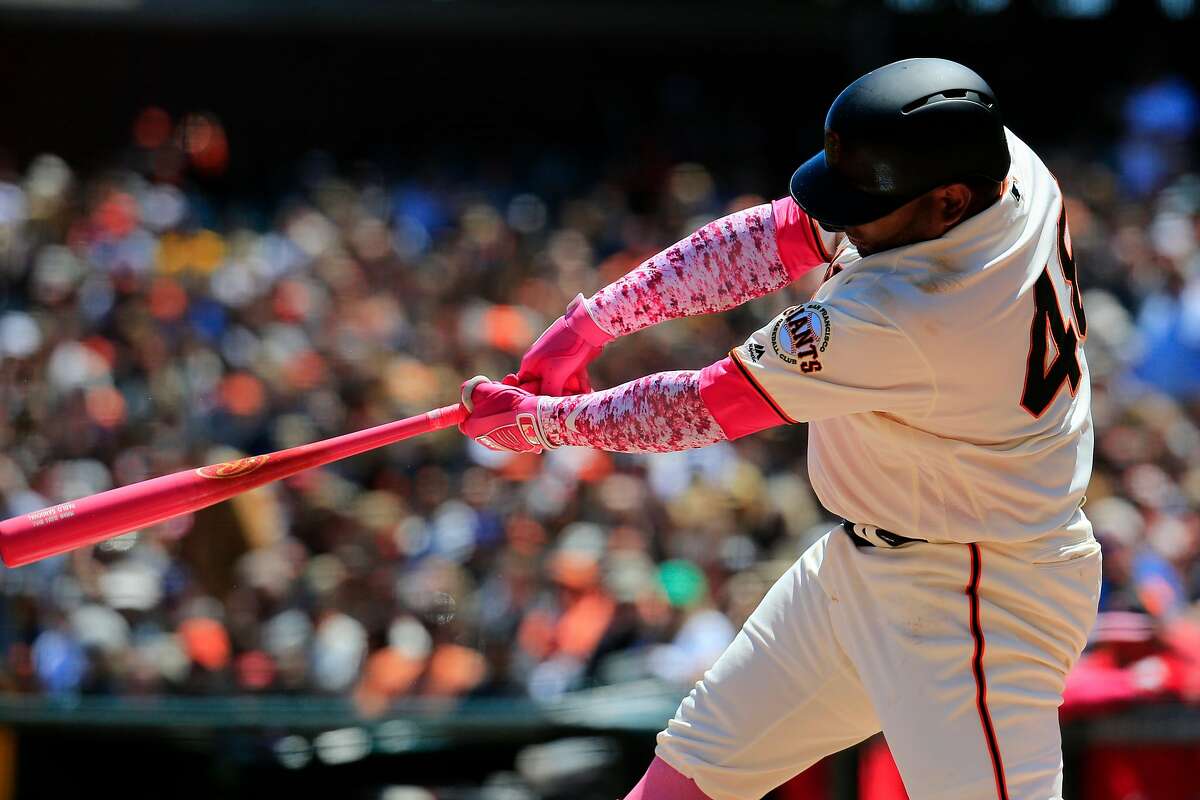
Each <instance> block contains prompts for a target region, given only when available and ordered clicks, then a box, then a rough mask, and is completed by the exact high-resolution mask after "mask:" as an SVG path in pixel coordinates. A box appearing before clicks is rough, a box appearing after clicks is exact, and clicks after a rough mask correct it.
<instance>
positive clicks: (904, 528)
mask: <svg viewBox="0 0 1200 800" xmlns="http://www.w3.org/2000/svg"><path fill="white" fill-rule="evenodd" d="M1008 141H1009V150H1010V152H1011V153H1012V167H1011V170H1010V172H1009V178H1008V179H1007V180H1006V181H1005V184H1004V187H1003V193H1002V196H1001V198H1000V200H999V201H997V202H996V203H995V204H994V205H992V206H991V207H989V208H988V209H986V210H984V211H983V212H981V213H979V214H977V215H975V216H974V217H971V218H970V219H968V220H966V221H965V222H963V223H961V224H960V225H958V226H956V227H955V228H953V229H951V230H950V231H949V232H947V233H946V234H945V235H944V236H942V237H941V238H939V239H934V240H932V241H927V242H920V243H918V244H913V245H908V246H906V247H901V248H897V249H894V250H888V251H885V252H881V253H877V254H874V255H869V256H866V257H862V256H860V255H859V254H858V252H857V250H856V249H855V248H854V246H853V244H851V243H850V242H849V241H848V240H846V239H845V237H844V236H841V235H838V236H836V237H834V236H833V235H829V237H828V240H827V241H828V243H829V244H831V245H832V246H833V248H832V249H833V256H832V258H831V262H832V263H831V265H830V267H829V268H828V270H827V272H826V275H827V278H826V280H825V282H824V283H823V284H822V285H821V287H820V289H818V291H817V292H816V294H815V295H814V296H813V299H812V301H811V302H809V303H805V304H803V305H800V306H796V307H793V308H791V309H788V310H787V311H785V312H784V313H782V314H780V315H779V316H778V317H777V318H776V319H775V320H773V321H772V322H771V323H770V324H769V325H767V326H766V327H764V328H762V329H761V330H759V331H758V332H756V333H755V334H754V335H753V336H751V337H750V339H749V340H747V342H746V343H745V344H743V345H742V346H741V347H739V348H736V349H735V350H734V351H733V353H732V355H733V357H734V358H735V359H736V360H737V361H738V362H739V363H740V364H741V365H742V366H743V367H744V369H745V372H746V373H747V375H748V376H749V377H750V378H751V379H752V380H753V382H754V383H755V384H756V385H757V387H758V388H759V389H760V391H761V392H762V393H763V394H764V396H765V397H766V398H767V399H768V400H769V401H770V402H771V404H772V405H773V407H774V408H775V409H776V411H777V413H779V414H780V415H781V416H782V417H785V418H787V419H788V420H790V421H796V422H800V421H808V422H809V423H810V424H809V447H808V463H809V474H810V478H811V481H812V485H813V488H814V490H815V491H816V494H817V496H818V498H819V499H820V501H821V503H822V504H823V505H824V506H825V507H826V508H827V509H828V510H829V511H831V512H833V513H835V514H838V515H840V516H842V517H845V518H846V519H848V520H851V521H852V522H856V523H862V524H866V525H874V526H878V527H880V528H884V529H887V530H890V531H893V532H895V533H899V534H901V535H905V536H910V537H915V538H921V539H927V540H929V541H949V542H977V541H995V542H1009V543H1015V542H1021V541H1029V540H1033V539H1036V538H1038V537H1041V536H1043V535H1046V534H1048V533H1049V532H1052V531H1055V530H1057V529H1061V528H1063V527H1065V526H1067V525H1068V524H1070V523H1072V522H1073V521H1074V522H1078V521H1080V520H1082V517H1081V515H1078V510H1079V506H1080V503H1081V501H1082V499H1083V492H1084V489H1085V487H1086V486H1087V483H1088V478H1089V475H1090V472H1091V462H1092V444H1093V442H1092V426H1091V416H1090V390H1089V383H1088V368H1087V361H1086V360H1085V358H1084V354H1083V349H1082V343H1083V339H1084V336H1085V335H1086V333H1087V323H1086V320H1085V318H1084V313H1083V305H1082V302H1081V301H1080V287H1079V283H1078V281H1077V279H1076V274H1075V265H1074V260H1073V258H1072V252H1071V237H1070V233H1069V232H1068V230H1067V219H1066V213H1065V210H1064V206H1063V197H1062V192H1061V191H1060V190H1059V187H1058V184H1057V183H1056V181H1055V180H1054V178H1053V176H1051V174H1050V172H1049V171H1048V170H1047V169H1046V166H1045V165H1044V164H1043V163H1042V162H1041V160H1040V159H1039V158H1038V157H1037V155H1035V154H1034V153H1033V151H1032V150H1030V149H1029V147H1028V146H1026V145H1025V144H1024V143H1023V142H1022V141H1021V140H1020V139H1018V138H1017V137H1016V136H1014V135H1013V134H1012V133H1011V132H1009V134H1008ZM1083 524H1084V525H1085V526H1086V522H1084V523H1083Z"/></svg>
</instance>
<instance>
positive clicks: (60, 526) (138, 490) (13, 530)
mask: <svg viewBox="0 0 1200 800" xmlns="http://www.w3.org/2000/svg"><path fill="white" fill-rule="evenodd" d="M466 415H467V410H466V409H465V408H463V406H462V405H453V406H446V407H444V408H437V409H434V410H433V411H427V412H425V413H424V414H418V415H417V416H415V417H409V418H408V419H401V420H397V421H395V422H388V423H384V424H383V425H377V426H375V427H374V428H367V429H366V430H361V431H356V432H354V433H347V434H345V435H344V436H335V437H334V438H332V439H325V440H323V441H320V442H313V443H312V444H303V445H300V446H299V447H290V448H288V449H287V450H280V451H279V452H277V453H267V454H266V455H262V456H247V457H246V458H239V459H238V460H236V461H227V462H225V463H224V464H213V465H211V466H207V467H201V468H199V469H187V470H183V471H181V472H175V473H173V474H171V475H163V476H161V477H158V478H151V479H150V480H146V481H141V482H140V483H134V484H130V485H129V486H121V487H119V488H116V489H109V490H108V491H107V492H100V493H99V494H93V495H91V496H89V497H84V498H81V499H79V500H72V501H71V502H69V503H59V504H58V505H56V506H51V507H49V508H43V509H42V510H41V511H34V512H33V513H32V514H24V515H22V516H20V517H13V518H12V519H9V520H5V521H4V522H0V560H3V561H4V563H5V564H6V565H7V566H10V567H19V566H21V565H23V564H29V563H31V562H33V561H38V560H40V559H43V558H47V557H49V556H54V555H58V554H59V553H65V552H66V551H68V550H73V549H75V548H76V547H83V546H84V545H89V544H95V543H96V542H100V541H103V540H104V539H108V538H111V537H113V536H119V535H120V534H122V533H127V532H128V531H131V530H134V529H136V528H143V527H145V526H147V525H153V524H155V523H156V522H162V521H163V520H166V519H171V518H172V517H177V516H179V515H180V514H187V513H189V512H191V511H196V510H198V509H201V508H205V507H207V506H211V505H213V504H214V503H219V502H221V501H222V500H226V499H228V498H230V497H233V496H234V495H235V494H241V493H242V492H247V491H249V490H251V489H254V488H256V487H258V486H262V485H263V484H264V483H270V482H271V481H277V480H279V479H280V478H286V477H288V476H290V475H295V474H296V473H297V472H303V471H304V470H306V469H312V468H313V467H319V466H321V465H322V464H328V463H330V462H331V461H338V460H340V459H343V458H348V457H350V456H353V455H358V454H359V453H362V452H365V451H367V450H374V449H375V448H377V447H384V446H385V445H389V444H394V443H396V442H399V441H401V440H404V439H409V438H411V437H413V436H419V435H420V434H422V433H428V432H430V431H436V430H440V429H442V428H449V427H451V426H454V425H457V424H458V423H460V422H461V421H462V420H463V419H464V418H465V417H466Z"/></svg>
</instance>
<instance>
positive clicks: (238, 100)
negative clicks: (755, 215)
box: [0, 0, 1200, 800]
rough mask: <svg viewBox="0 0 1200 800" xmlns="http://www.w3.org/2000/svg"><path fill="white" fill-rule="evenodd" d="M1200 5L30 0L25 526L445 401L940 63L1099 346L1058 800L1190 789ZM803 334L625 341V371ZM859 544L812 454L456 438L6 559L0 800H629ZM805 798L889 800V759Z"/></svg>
mask: <svg viewBox="0 0 1200 800" xmlns="http://www.w3.org/2000/svg"><path fill="white" fill-rule="evenodd" d="M1197 17H1198V14H1197V11H1196V8H1195V3H1194V2H1193V0H1158V1H1157V2H1155V1H1154V0H1041V2H1037V1H1035V0H957V1H955V2H951V0H890V1H889V2H881V1H872V0H815V1H814V2H791V3H787V2H763V1H762V0H743V2H739V3H728V2H721V3H717V2H691V3H682V2H670V1H669V0H646V1H645V2H641V3H637V4H622V3H616V2H587V1H586V0H577V2H574V3H569V4H567V3H552V2H534V1H533V0H526V2H522V3H491V2H483V1H482V0H478V1H476V0H443V1H441V2H436V1H434V0H409V1H408V2H400V1H399V0H397V1H396V2H387V3H380V2H372V1H371V0H307V2H288V1H286V0H0V511H2V513H3V515H4V516H5V517H8V516H12V515H16V514H19V513H24V512H27V511H31V510H34V509H37V508H40V507H42V506H44V505H48V504H51V503H56V502H60V501H65V500H69V499H72V498H75V497H79V496H82V495H86V494H91V493H93V492H97V491H100V490H103V489H106V488H109V487H111V486H114V485H119V484H125V483H129V482H133V481H138V480H142V479H144V478H146V477H149V476H152V475H155V474H160V473H165V472H170V471H173V470H176V469H181V468H184V467H187V466H192V465H197V464H201V463H210V462H213V461H218V460H223V459H225V458H227V457H229V455H230V454H231V453H232V452H234V451H236V452H240V453H249V452H265V451H269V450H275V449H279V448H284V447H289V446H292V445H295V444H299V443H302V442H306V441H310V440H314V439H319V438H325V437H328V436H332V435H335V434H338V433H340V432H344V431H347V430H352V429H357V428H361V427H365V426H367V425H372V424H377V423H380V422H384V421H387V420H390V419H393V418H397V417H400V416H406V415H409V414H412V413H416V412H419V411H423V410H425V409H427V408H430V407H433V406H437V405H442V404H445V403H447V402H451V401H452V400H453V399H454V397H455V396H456V393H457V386H458V383H459V382H460V381H461V379H462V378H464V377H466V376H469V375H473V374H476V373H479V372H484V373H489V374H493V375H501V374H504V373H506V372H508V371H510V370H511V369H512V367H513V366H514V365H515V363H516V360H517V359H518V358H519V356H520V354H521V353H522V352H523V349H524V347H525V345H526V344H528V343H529V341H530V340H531V339H532V338H533V337H534V336H535V335H536V333H537V332H539V331H540V330H541V329H542V327H543V326H544V325H545V324H547V323H548V322H549V321H550V320H552V319H553V318H554V317H555V316H557V315H558V314H559V313H561V310H562V308H563V307H564V306H565V304H566V302H567V301H568V300H569V299H570V297H572V296H573V295H574V294H575V293H576V292H577V291H581V290H582V291H584V292H590V291H593V290H594V289H596V288H597V287H599V286H600V285H602V284H603V283H605V282H607V281H609V280H611V279H612V278H614V277H615V276H617V275H619V274H621V273H622V272H624V271H626V270H628V269H630V268H631V267H632V266H634V265H635V264H637V263H638V262H639V261H640V260H641V259H642V258H644V257H645V256H647V255H649V254H651V253H653V252H655V251H656V250H658V249H660V248H662V247H663V246H665V245H667V244H669V243H671V242H673V241H675V240H677V239H679V238H680V237H681V236H683V235H684V234H685V233H687V232H689V231H690V230H692V229H693V228H694V227H696V226H697V225H698V224H700V223H702V222H704V221H707V220H709V219H712V218H714V217H716V216H718V215H721V214H723V213H726V212H729V211H731V210H735V209H737V208H742V207H745V206H748V205H751V204H754V203H758V202H762V201H763V200H765V199H771V198H774V197H778V196H780V195H782V194H783V193H784V191H785V187H786V178H787V176H788V175H789V174H790V171H791V169H792V168H793V167H794V166H795V164H796V163H798V161H799V160H800V159H801V158H802V157H803V156H804V155H805V154H807V153H809V152H811V151H813V150H814V149H815V148H816V147H818V146H819V142H820V136H821V122H822V120H823V115H824V112H825V109H826V107H827V106H828V104H829V102H830V101H831V100H832V98H833V97H834V96H835V94H836V93H837V91H838V90H839V89H840V88H841V87H842V86H843V85H844V84H845V83H846V82H848V81H849V80H851V79H853V78H854V77H857V76H858V75H859V74H861V73H862V72H864V71H866V70H867V69H870V68H872V67H875V66H878V65H880V64H883V63H887V62H889V61H892V60H895V59H897V58H902V57H907V56H912V55H939V56H944V57H948V58H954V59H958V60H961V61H965V62H966V63H968V64H971V65H972V66H973V67H975V68H976V69H977V70H978V71H980V72H981V73H982V74H983V75H984V76H985V77H986V78H987V79H988V80H989V81H990V82H991V83H992V85H993V87H994V88H995V89H996V91H997V93H998V95H999V97H1000V101H1001V104H1002V107H1003V108H1004V110H1005V112H1006V116H1007V119H1008V121H1009V124H1010V126H1011V127H1012V128H1013V129H1014V130H1015V131H1016V132H1017V133H1018V134H1019V135H1020V136H1022V137H1023V138H1025V139H1026V140H1027V141H1029V142H1030V143H1031V144H1032V145H1033V146H1034V147H1035V149H1037V150H1038V151H1039V152H1040V153H1041V154H1042V155H1043V156H1044V157H1045V158H1046V159H1047V161H1048V162H1049V163H1050V165H1051V168H1052V169H1053V170H1054V171H1055V172H1056V174H1057V176H1058V177H1059V179H1060V181H1061V183H1062V185H1063V187H1064V189H1065V190H1066V193H1067V195H1068V198H1069V199H1068V202H1069V213H1070V217H1071V222H1072V232H1073V236H1074V242H1075V248H1076V252H1077V253H1078V255H1079V257H1078V260H1079V263H1080V264H1081V265H1082V266H1081V270H1082V274H1083V275H1084V281H1085V287H1086V288H1087V293H1086V295H1085V298H1086V303H1087V307H1088V316H1089V319H1090V320H1092V335H1091V337H1090V339H1089V342H1088V356H1089V360H1090V361H1091V364H1092V368H1093V377H1094V381H1095V409H1094V412H1095V419H1096V423H1097V425H1098V431H1099V435H1098V447H1097V454H1096V471H1095V476H1094V479H1093V484H1092V487H1091V489H1090V491H1089V493H1088V494H1089V502H1088V507H1087V509H1088V512H1089V514H1090V516H1091V517H1092V519H1093V520H1094V522H1095V523H1096V527H1097V532H1098V534H1099V535H1100V536H1101V537H1102V538H1103V541H1104V546H1105V559H1106V560H1105V579H1106V584H1105V594H1104V598H1103V609H1104V613H1103V615H1102V618H1101V622H1100V624H1099V625H1098V627H1097V631H1096V634H1095V635H1094V636H1093V642H1092V644H1091V645H1090V647H1089V650H1088V652H1087V654H1086V655H1085V658H1084V661H1083V662H1082V663H1081V664H1080V666H1079V668H1078V669H1077V670H1076V671H1075V673H1074V674H1073V676H1072V681H1071V685H1070V687H1069V690H1068V697H1067V704H1066V706H1065V707H1064V711H1063V714H1064V720H1065V725H1066V728H1065V731H1066V744H1067V759H1068V784H1069V793H1068V796H1069V797H1072V798H1087V799H1088V800H1135V798H1136V799H1137V800H1158V799H1159V798H1162V799H1163V800H1168V799H1169V800H1189V799H1191V798H1197V797H1200V773H1198V772H1197V770H1196V769H1195V765H1196V764H1197V763H1200V762H1198V759H1200V714H1198V713H1197V705H1196V704H1197V703H1198V702H1200V610H1198V606H1197V600H1198V599H1200V516H1198V514H1197V510H1198V506H1200V402H1198V400H1200V249H1198V247H1200V246H1198V243H1197V242H1198V236H1200V224H1198V223H1200V178H1198V177H1197V175H1196V174H1195V170H1196V168H1197V125H1198V123H1200V100H1198V95H1197V81H1198V79H1200V75H1198V74H1197V67H1196V64H1197V62H1196V60H1195V53H1194V52H1193V51H1194V48H1195V42H1196V41H1197V38H1196V37H1197V32H1198V26H1197ZM809 288H810V287H809ZM789 291H790V292H791V294H792V296H796V297H799V296H803V294H804V292H805V291H806V287H803V286H800V287H796V288H794V289H792V290H789ZM784 302H785V300H784V299H781V298H778V297H776V298H768V299H766V300H764V301H759V302H757V303H755V304H752V305H751V306H749V307H747V308H744V309H741V310H739V311H737V312H735V313H731V314H726V315H723V316H719V317H711V318H701V319H694V320H689V321H683V322H677V323H674V324H670V325H666V326H661V327H660V328H659V329H655V330H652V331H649V332H646V333H643V334H641V335H639V336H636V337H632V338H631V339H629V340H627V341H623V342H620V343H619V344H618V345H616V346H614V347H613V348H612V349H611V352H610V353H608V354H606V357H605V358H603V359H602V360H601V361H600V362H599V365H598V370H597V372H596V373H595V374H596V376H597V377H598V379H599V380H598V382H599V383H600V384H601V385H613V384H615V383H617V382H620V381H623V380H626V379H629V378H632V377H635V376H637V375H641V374H644V373H647V372H652V371H657V370H661V369H666V368H681V367H685V366H699V365H702V364H706V363H709V361H711V360H712V359H714V358H715V357H717V356H719V355H720V354H721V353H723V352H724V351H725V350H726V349H727V348H728V347H729V346H730V344H731V343H733V342H736V341H740V339H741V338H742V337H743V336H744V335H745V334H746V333H747V332H748V331H750V330H753V328H754V327H755V326H756V323H755V320H762V319H765V318H767V317H768V316H769V315H770V314H771V313H773V311H772V309H774V308H777V307H778V306H779V305H780V304H782V303H784ZM830 526H831V521H830V520H829V519H828V515H827V514H826V513H825V512H824V511H823V510H822V509H821V508H820V507H819V506H818V505H817V504H816V502H815V500H814V498H813V497H812V494H811V491H810V490H809V488H808V485H807V481H806V479H805V473H804V430H803V429H798V430H791V431H778V432H772V433H768V434H765V435H760V436H757V437H754V438H752V439H749V440H743V441H739V442H737V443H735V444H728V443H727V444H722V445H719V446H715V447H712V448H709V449H706V450H703V451H697V452H693V453H688V454H679V455H671V456H656V457H653V458H644V457H611V456H608V455H605V454H600V453H593V452H583V451H569V450H563V451H556V452H555V453H553V454H551V455H549V456H547V457H545V458H540V459H539V458H534V457H512V458H510V457H506V456H503V455H497V454H493V453H489V452H485V451H482V450H481V449H479V448H476V447H474V446H468V444H467V443H466V442H465V441H464V440H463V439H462V438H461V437H460V436H458V434H457V433H454V432H446V433H441V434H437V435H432V436H427V437H424V438H422V439H420V440H416V441H414V442H410V443H405V444H404V445H402V446H396V447H392V448H389V449H386V450H384V451H380V452H375V453H371V454H368V455H363V456H360V457H357V458H355V459H352V460H350V461H348V462H344V463H341V464H338V465H336V466H334V467H331V468H327V469H323V470H320V471H315V472H312V473H309V474H305V475H303V476H300V477H297V478H296V479H294V480H289V481H287V482H285V483H284V484H283V485H277V486H272V487H268V488H265V489H262V490H258V491H256V492H254V493H252V494H250V495H246V496H243V497H240V498H238V499H236V500H234V501H231V502H228V503H225V504H223V505H221V506H217V507H214V508H212V509H208V510H206V511H203V512H201V513H198V514H196V515H194V516H191V517H188V518H184V519H180V520H176V521H172V522H169V523H164V524H162V525H159V526H156V527H154V528H152V529H147V530H142V531H139V532H137V533H134V534H130V535H127V536H123V537H120V538H119V539H116V540H113V541H111V542H109V543H106V544H104V545H101V546H99V547H96V548H95V549H93V550H91V551H83V552H76V553H73V554H71V555H69V556H64V557H59V558H55V559H52V560H49V561H46V562H42V563H39V564H36V565H32V566H28V567H24V568H21V569H17V570H5V569H3V568H0V800H7V799H8V798H45V797H62V796H65V795H66V794H67V793H68V792H72V793H74V792H77V791H79V790H80V789H81V788H83V789H86V790H87V791H89V792H90V793H92V794H93V795H98V796H101V797H114V798H118V797H119V798H135V797H136V798H140V797H152V796H153V797H158V796H161V795H163V794H164V793H167V794H169V795H170V796H173V797H178V798H209V797H218V796H220V797H249V796H258V795H259V794H261V793H263V792H271V793H272V795H273V796H279V797H285V796H287V797H323V796H326V795H328V794H330V793H337V796H339V797H344V798H348V799H354V800H357V799H358V798H363V799H369V800H429V799H430V798H441V799H444V800H451V799H459V800H468V799H471V800H484V799H485V798H486V799H487V800H535V799H537V798H544V799H546V800H553V799H555V798H563V799H565V798H578V799H579V800H591V799H592V798H596V799H607V800H611V798H614V797H618V796H620V794H621V792H622V791H623V790H625V789H628V788H629V786H630V785H631V784H632V783H633V781H634V780H636V777H637V776H638V775H639V774H640V772H641V770H642V769H643V768H644V766H645V764H646V762H647V760H648V759H649V757H650V755H651V752H652V747H653V733H654V732H655V731H657V730H658V729H659V728H660V727H661V726H662V725H663V723H664V721H665V719H666V718H667V716H669V714H670V713H671V712H672V711H673V710H674V707H675V705H676V703H677V701H678V699H679V697H680V696H682V694H683V693H684V691H685V690H686V687H687V686H688V685H689V684H690V682H691V681H692V680H694V679H695V678H696V677H697V676H698V675H699V674H700V673H701V671H702V670H703V669H704V668H705V666H706V665H707V664H709V663H710V662H711V661H712V659H713V658H714V657H715V656H716V655H717V654H718V653H719V652H720V651H721V650H722V649H723V647H724V646H725V644H726V643H727V642H728V641H729V640H730V639H731V638H732V636H733V633H734V631H735V630H736V628H737V627H738V626H739V625H740V624H741V622H742V621H743V620H744V618H745V616H746V615H747V614H748V612H749V611H750V610H751V609H752V608H753V607H754V605H755V604H756V603H757V601H758V600H759V598H760V597H761V595H762V594H763V592H764V591H765V589H766V587H767V586H769V585H770V583H771V581H772V580H773V579H774V577H775V576H776V575H778V574H779V573H781V572H782V570H783V569H784V568H785V566H786V565H787V564H788V563H789V562H790V561H792V560H793V559H794V558H796V557H797V555H798V554H799V553H800V552H801V551H802V549H803V548H804V547H805V546H806V545H807V543H808V542H810V541H811V540H812V539H814V538H815V537H816V536H819V535H820V534H821V533H823V532H824V531H825V530H827V529H828V528H829V527H830ZM777 795H778V798H781V799H782V798H790V799H792V800H796V799H798V798H814V799H816V798H830V800H833V799H834V798H836V799H837V800H848V799H849V798H855V797H858V798H861V799H862V800H891V799H892V798H900V797H903V794H902V790H901V789H898V788H897V785H896V779H895V777H894V771H893V769H892V767H891V765H890V761H889V756H888V755H887V751H886V747H885V746H884V745H883V744H882V743H881V742H879V741H876V742H872V743H869V744H868V745H866V746H864V747H861V748H859V749H858V750H857V751H855V752H850V753H847V754H843V755H841V756H839V757H837V758H834V759H830V760H829V761H828V762H827V763H825V764H822V765H819V766H818V767H817V768H814V770H811V771H810V772H809V773H806V774H805V775H802V776H800V777H799V778H797V780H796V781H795V782H793V784H791V785H789V786H787V787H784V788H783V789H781V790H780V791H779V792H778V793H777Z"/></svg>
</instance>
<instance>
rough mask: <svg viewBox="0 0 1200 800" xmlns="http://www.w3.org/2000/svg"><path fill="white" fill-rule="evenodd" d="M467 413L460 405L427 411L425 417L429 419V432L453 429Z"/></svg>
mask: <svg viewBox="0 0 1200 800" xmlns="http://www.w3.org/2000/svg"><path fill="white" fill-rule="evenodd" d="M468 413H469V412H468V411H467V409H466V408H465V407H464V406H463V404H462V403H455V404H454V405H452V406H442V407H441V408H435V409H433V410H432V411H428V412H426V413H425V416H426V417H427V418H428V419H429V425H430V427H429V430H431V431H440V430H441V429H442V428H453V427H454V426H456V425H458V424H459V423H460V422H462V421H463V420H464V419H466V418H467V415H468Z"/></svg>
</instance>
